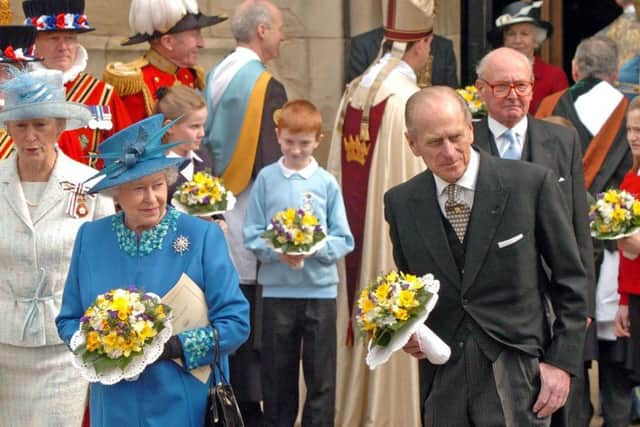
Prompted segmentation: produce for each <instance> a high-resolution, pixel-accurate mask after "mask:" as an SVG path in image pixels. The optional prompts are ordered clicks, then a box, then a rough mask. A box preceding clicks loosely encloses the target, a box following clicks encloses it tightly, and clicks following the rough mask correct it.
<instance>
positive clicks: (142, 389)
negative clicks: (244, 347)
mask: <svg viewBox="0 0 640 427" xmlns="http://www.w3.org/2000/svg"><path fill="white" fill-rule="evenodd" d="M168 212H173V213H172V215H176V214H177V212H175V211H173V209H172V208H169V211H168ZM121 215H122V214H116V215H115V216H112V217H107V218H104V219H102V220H99V221H95V222H92V223H87V224H84V225H83V226H82V227H81V228H80V231H79V232H78V237H77V239H76V242H75V247H74V251H73V258H72V260H71V267H70V270H69V275H68V277H67V282H66V285H65V290H64V295H63V300H62V308H61V311H60V315H59V316H58V318H57V319H56V324H57V326H58V333H59V334H60V337H61V338H62V339H63V340H64V341H65V342H66V343H67V344H68V343H69V341H70V339H71V337H72V335H73V334H74V333H75V332H76V331H77V329H78V325H79V319H80V317H81V316H82V315H83V314H84V311H85V310H86V308H87V307H88V306H89V305H91V304H92V303H93V302H94V301H95V299H96V297H97V296H98V295H99V294H103V293H105V292H107V291H109V290H110V289H113V288H126V287H128V286H129V285H135V286H138V287H142V288H144V290H145V291H148V292H154V293H156V294H158V295H160V296H162V295H164V294H166V293H167V292H168V291H169V290H170V289H171V288H172V287H173V285H174V284H175V283H176V282H177V281H178V279H179V278H180V276H181V275H182V273H186V274H187V275H188V276H189V277H190V278H191V279H192V280H193V281H194V282H196V283H197V284H198V285H199V286H200V287H201V288H202V290H203V291H204V293H205V295H206V299H207V303H208V306H209V320H210V322H211V324H212V325H214V326H215V327H216V328H217V329H218V331H219V333H220V346H221V349H222V353H223V355H224V358H223V359H224V360H223V362H224V366H225V370H226V369H227V357H226V355H227V354H229V353H231V352H233V351H234V350H235V349H236V348H238V347H239V346H240V344H242V343H243V342H244V341H245V340H246V339H247V336H248V334H249V320H248V319H249V317H248V304H247V301H246V300H245V298H244V297H243V295H242V293H241V292H240V289H239V288H238V278H237V275H236V272H235V269H234V267H233V265H232V263H231V260H230V258H229V254H228V251H227V244H226V241H225V239H224V235H223V234H222V232H221V231H220V228H219V227H218V226H217V225H216V224H214V223H210V222H206V221H203V220H201V219H198V218H195V217H191V216H188V215H182V214H178V215H177V219H176V221H175V223H174V225H173V226H170V227H169V230H168V233H167V234H166V235H165V236H164V238H163V240H162V244H161V246H162V247H161V249H154V250H153V251H152V252H151V253H150V254H148V255H140V254H137V255H135V256H132V255H129V254H127V253H126V252H124V251H123V250H122V249H121V247H120V246H119V244H118V240H117V237H116V232H115V231H114V225H113V224H114V223H117V222H118V221H122V217H121ZM167 215H169V214H167ZM166 217H167V216H165V218H166ZM174 228H175V229H174ZM179 236H184V237H186V238H187V239H188V241H189V243H190V244H189V249H188V250H187V251H186V252H184V253H183V254H179V253H178V252H177V251H176V250H175V249H174V247H173V244H174V242H175V240H176V239H177V238H178V237H179ZM134 249H135V248H134ZM207 329H208V328H207ZM187 332H188V331H187ZM201 332H205V333H204V335H205V336H209V335H210V334H208V332H210V331H207V330H205V331H201ZM188 336H189V334H188V333H186V334H185V333H182V334H180V335H179V337H180V339H181V341H182V343H183V349H186V348H189V349H191V350H193V351H187V350H184V352H183V359H184V360H185V361H186V367H188V368H194V367H197V366H201V365H206V364H209V363H210V362H211V360H212V354H213V353H212V342H211V341H210V340H206V339H205V340H203V341H197V340H196V341H194V340H193V339H191V342H188V343H187V344H185V343H186V341H188V340H189V338H188ZM194 344H195V346H194ZM186 367H185V368H182V367H180V366H179V365H177V364H176V363H174V362H172V361H159V362H156V363H154V364H152V365H150V366H148V367H147V368H146V369H145V370H144V371H143V372H142V374H141V375H140V377H139V379H138V380H136V381H131V382H129V381H121V382H119V383H117V384H114V385H111V386H107V385H102V384H99V383H96V384H92V385H91V388H90V409H91V425H92V427H101V426H105V427H107V426H108V427H111V426H117V425H122V426H136V427H138V426H139V427H154V426H162V427H164V426H184V427H190V426H193V427H196V426H197V427H201V426H202V425H203V423H204V414H205V402H206V398H207V385H206V384H203V383H201V382H200V381H199V380H198V379H196V378H195V377H194V376H193V375H191V374H190V373H189V371H188V370H187V369H186ZM226 375H227V378H228V372H226Z"/></svg>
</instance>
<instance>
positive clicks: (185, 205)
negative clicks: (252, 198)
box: [172, 171, 236, 217]
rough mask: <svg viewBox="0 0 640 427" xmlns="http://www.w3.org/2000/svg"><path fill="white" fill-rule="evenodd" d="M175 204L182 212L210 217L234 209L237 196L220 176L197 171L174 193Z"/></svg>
mask: <svg viewBox="0 0 640 427" xmlns="http://www.w3.org/2000/svg"><path fill="white" fill-rule="evenodd" d="M172 204H173V206H174V207H175V208H176V209H178V210H179V211H180V212H184V213H187V214H189V215H195V216H205V217H209V216H211V215H215V214H222V213H224V212H226V211H229V210H231V209H233V207H234V206H235V204H236V198H235V197H234V195H233V193H231V191H229V190H227V189H226V188H225V187H224V185H223V184H222V180H221V179H220V178H218V177H214V176H211V175H209V174H208V173H207V172H202V171H200V172H196V173H194V174H193V179H192V180H191V181H188V182H185V183H184V184H182V185H181V186H180V188H178V189H177V190H176V192H175V193H174V194H173V200H172Z"/></svg>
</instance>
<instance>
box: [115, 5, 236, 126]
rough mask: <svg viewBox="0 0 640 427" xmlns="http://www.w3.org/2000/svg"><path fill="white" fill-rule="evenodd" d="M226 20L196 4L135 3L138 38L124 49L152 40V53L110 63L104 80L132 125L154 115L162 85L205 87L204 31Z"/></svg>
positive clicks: (132, 18)
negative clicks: (201, 63) (200, 61)
mask: <svg viewBox="0 0 640 427" xmlns="http://www.w3.org/2000/svg"><path fill="white" fill-rule="evenodd" d="M225 20H226V18H224V17H222V16H216V15H213V16H209V15H205V14H203V13H202V12H200V9H199V7H198V1H197V0H153V1H146V0H132V1H131V6H130V9H129V26H130V27H131V30H132V31H133V33H134V35H133V36H131V37H129V38H128V39H127V40H126V41H125V42H123V43H122V45H123V46H131V45H135V44H140V43H145V42H148V43H149V46H150V49H149V50H148V51H147V53H145V54H144V56H142V57H140V58H137V59H135V60H134V61H132V62H128V63H122V62H113V63H110V64H107V67H106V68H105V71H104V79H105V81H106V82H108V83H110V84H112V85H113V86H114V87H115V88H116V91H117V92H118V94H119V95H120V96H121V97H122V100H123V101H124V103H125V104H126V106H127V109H128V110H129V115H130V116H131V119H132V120H133V121H134V122H136V121H138V120H141V119H143V118H145V117H147V116H149V115H151V114H152V112H153V105H154V104H155V102H156V100H157V97H156V94H157V91H158V89H159V88H161V87H165V86H166V87H171V86H173V85H175V84H178V83H179V84H182V85H185V86H188V87H190V88H194V89H199V90H202V89H204V71H203V70H202V68H201V67H199V66H198V58H199V51H200V49H202V48H203V47H204V39H203V38H202V33H201V30H202V28H207V27H210V26H212V25H216V24H219V23H220V22H223V21H225Z"/></svg>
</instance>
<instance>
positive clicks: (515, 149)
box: [502, 129, 522, 160]
mask: <svg viewBox="0 0 640 427" xmlns="http://www.w3.org/2000/svg"><path fill="white" fill-rule="evenodd" d="M502 137H503V138H504V139H505V141H509V145H507V149H506V151H505V152H504V153H503V154H502V158H503V159H509V160H520V159H521V158H522V153H521V152H520V147H519V146H518V139H517V138H516V135H515V134H514V133H513V132H512V131H511V129H507V130H506V132H505V133H503V134H502Z"/></svg>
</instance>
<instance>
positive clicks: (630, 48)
mask: <svg viewBox="0 0 640 427" xmlns="http://www.w3.org/2000/svg"><path fill="white" fill-rule="evenodd" d="M615 2H616V4H617V5H618V6H620V8H621V9H622V13H621V14H620V16H618V17H617V18H616V19H615V20H614V21H613V22H611V23H610V24H609V25H607V26H606V27H604V28H603V29H602V30H600V31H598V34H597V35H602V36H605V37H608V38H610V39H611V40H613V41H614V42H615V44H616V46H617V47H618V78H617V81H616V82H615V86H616V87H617V88H618V89H619V90H620V91H621V92H622V93H624V94H625V96H626V97H627V98H629V100H631V99H633V98H635V97H636V96H637V95H638V93H639V92H640V85H639V83H640V82H639V81H638V78H640V47H639V46H640V23H638V12H639V11H637V10H636V7H635V5H634V3H638V1H637V0H615Z"/></svg>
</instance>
